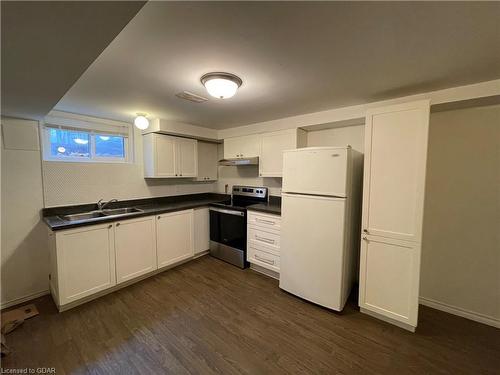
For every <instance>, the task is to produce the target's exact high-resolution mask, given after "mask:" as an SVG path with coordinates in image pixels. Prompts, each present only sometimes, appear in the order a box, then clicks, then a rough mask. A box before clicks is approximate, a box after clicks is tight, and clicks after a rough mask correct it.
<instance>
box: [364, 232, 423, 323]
mask: <svg viewBox="0 0 500 375" xmlns="http://www.w3.org/2000/svg"><path fill="white" fill-rule="evenodd" d="M361 242H362V243H361V258H360V278H359V288H360V289H359V305H360V307H361V308H364V309H367V310H370V311H373V312H375V313H377V314H380V315H383V316H386V317H388V318H391V319H394V320H396V321H399V322H402V323H404V324H407V325H410V326H412V327H416V326H417V318H418V289H419V288H418V287H419V280H420V278H419V272H420V244H417V243H414V242H409V241H401V240H394V239H389V238H384V237H378V236H366V237H365V238H364V239H363V240H362V241H361Z"/></svg>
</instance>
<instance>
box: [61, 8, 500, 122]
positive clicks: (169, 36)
mask: <svg viewBox="0 0 500 375" xmlns="http://www.w3.org/2000/svg"><path fill="white" fill-rule="evenodd" d="M499 19H500V2H490V3H477V2H462V3H456V2H453V3H451V2H440V3H435V2H418V3H416V2H411V3H410V2H399V3H394V2H387V3H374V2H368V3H362V2H314V3H308V2H149V3H147V4H146V5H145V6H144V7H143V8H142V10H141V11H140V12H139V13H138V14H137V16H136V17H135V18H134V19H133V20H132V21H131V22H130V23H129V24H128V25H127V26H126V27H125V29H124V30H123V31H122V32H121V33H120V34H119V35H118V37H117V38H116V39H115V40H114V41H113V42H112V43H111V44H110V45H109V46H108V48H107V49H106V50H105V51H104V52H103V53H102V54H101V55H100V56H99V57H98V58H97V60H96V61H95V62H94V63H93V64H92V65H91V66H90V68H89V69H88V70H87V71H86V72H85V73H84V74H83V75H82V76H81V77H80V79H79V80H78V81H77V82H76V84H75V85H74V86H73V87H72V88H71V89H70V90H69V91H68V92H67V94H66V95H65V96H64V97H63V98H62V100H61V101H60V102H59V103H58V104H57V106H56V109H58V110H63V111H70V112H75V113H81V114H87V115H94V116H101V117H106V118H111V119H116V120H126V121H130V120H131V119H132V118H133V117H134V115H135V113H136V112H147V113H148V114H149V115H150V117H158V118H162V119H172V120H178V121H185V122H189V123H193V124H197V125H201V126H206V127H211V128H217V129H222V128H228V127H233V126H240V125H245V124H249V123H254V122H260V121H267V120H272V119H277V118H282V117H287V116H293V115H297V114H303V113H309V112H315V111H320V110H325V109H330V108H335V107H341V106H346V105H353V104H359V103H366V102H371V101H377V100H383V99H388V98H392V97H398V96H404V95H411V94H416V93H419V92H426V91H431V90H437V89H441V88H446V87H454V86H460V85H465V84H469V83H474V82H481V81H487V80H492V79H496V78H499V77H500V48H499V46H500V28H499V24H500V23H499ZM210 71H227V72H231V73H235V74H237V75H238V76H240V77H241V78H242V79H243V86H242V87H241V88H240V90H239V92H238V93H237V95H236V96H235V97H233V98H232V99H229V100H217V99H215V98H210V100H209V101H208V102H205V103H201V104H196V103H191V102H188V101H184V100H181V99H178V98H177V97H175V94H176V93H178V92H181V91H183V90H187V91H191V92H193V93H196V94H199V95H203V96H207V95H208V94H207V93H206V92H205V90H204V87H203V86H202V85H201V83H200V81H199V79H200V77H201V76H202V75H203V74H204V73H207V72H210ZM207 97H208V96H207Z"/></svg>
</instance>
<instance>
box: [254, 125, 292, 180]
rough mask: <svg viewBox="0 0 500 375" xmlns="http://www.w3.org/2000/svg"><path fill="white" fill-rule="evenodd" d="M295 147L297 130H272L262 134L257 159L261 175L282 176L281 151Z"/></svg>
mask: <svg viewBox="0 0 500 375" xmlns="http://www.w3.org/2000/svg"><path fill="white" fill-rule="evenodd" d="M296 147H297V131H296V130H295V129H294V130H293V131H284V132H273V133H266V134H263V135H262V139H261V147H260V160H259V175H260V176H261V177H282V176H283V151H285V150H292V149H295V148H296Z"/></svg>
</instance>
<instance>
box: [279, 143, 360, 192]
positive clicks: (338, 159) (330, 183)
mask: <svg viewBox="0 0 500 375" xmlns="http://www.w3.org/2000/svg"><path fill="white" fill-rule="evenodd" d="M350 151H351V149H350V148H333V147H319V148H315V147H312V148H303V149H298V150H290V151H285V152H284V153H283V187H282V191H284V192H287V193H299V194H315V195H331V196H336V197H346V196H347V172H348V170H347V168H348V164H350V163H348V158H350Z"/></svg>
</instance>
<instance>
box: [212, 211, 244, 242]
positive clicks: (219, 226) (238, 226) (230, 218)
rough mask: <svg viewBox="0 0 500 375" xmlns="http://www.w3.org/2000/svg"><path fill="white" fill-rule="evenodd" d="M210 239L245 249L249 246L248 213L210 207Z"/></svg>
mask: <svg viewBox="0 0 500 375" xmlns="http://www.w3.org/2000/svg"><path fill="white" fill-rule="evenodd" d="M210 240H211V241H214V242H218V243H220V244H223V245H226V246H229V247H232V248H236V249H239V250H242V251H245V250H246V247H247V225H246V213H245V212H242V211H236V210H231V209H226V208H218V207H210Z"/></svg>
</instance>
